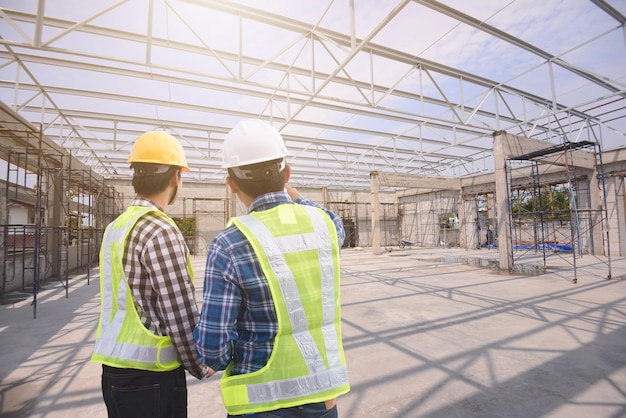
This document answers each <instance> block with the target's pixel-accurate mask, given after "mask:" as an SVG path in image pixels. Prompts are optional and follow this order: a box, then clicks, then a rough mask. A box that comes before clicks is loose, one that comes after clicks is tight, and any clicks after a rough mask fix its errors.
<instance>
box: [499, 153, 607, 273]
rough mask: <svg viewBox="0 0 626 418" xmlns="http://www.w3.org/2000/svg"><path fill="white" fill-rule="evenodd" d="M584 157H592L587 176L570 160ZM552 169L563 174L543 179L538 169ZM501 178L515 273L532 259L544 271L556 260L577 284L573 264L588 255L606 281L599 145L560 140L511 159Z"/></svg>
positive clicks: (579, 166)
mask: <svg viewBox="0 0 626 418" xmlns="http://www.w3.org/2000/svg"><path fill="white" fill-rule="evenodd" d="M580 152H585V153H586V154H580ZM588 155H591V156H592V159H593V167H592V168H591V170H590V167H585V170H584V171H586V172H582V173H580V172H579V171H581V165H578V164H577V163H576V161H575V159H576V158H577V156H584V157H585V158H586V157H587V156H588ZM547 157H556V159H554V158H552V159H551V158H547ZM546 161H549V162H546ZM551 165H559V166H563V167H564V172H562V171H560V173H559V175H557V176H555V175H554V174H553V175H550V176H548V175H546V173H547V171H548V170H544V171H543V172H542V170H541V169H542V168H543V169H545V168H546V167H550V166H551ZM577 167H578V169H577ZM553 172H554V170H553ZM519 173H524V175H522V176H520V175H519ZM589 173H591V174H589ZM514 174H516V175H514ZM506 178H507V193H508V196H507V202H508V205H509V222H508V225H509V228H510V231H509V232H510V237H511V247H512V248H513V260H512V266H514V267H513V268H514V269H516V267H515V266H516V265H520V264H522V263H523V261H524V260H525V259H527V258H528V256H529V255H531V256H532V257H534V258H536V257H540V258H541V263H542V265H543V270H544V271H546V270H547V266H548V264H547V260H548V258H549V257H553V256H554V257H559V258H560V259H563V260H566V261H567V262H568V263H569V264H570V265H571V267H572V268H573V274H574V277H573V279H572V282H573V283H578V265H577V261H579V259H580V258H582V257H583V255H591V256H595V257H596V258H597V259H598V260H600V262H601V263H602V264H604V265H605V266H606V268H607V278H608V279H611V277H612V273H611V251H610V240H609V226H608V212H607V206H606V187H605V184H604V166H603V162H602V150H601V147H600V145H599V144H597V143H596V142H592V141H580V142H569V141H565V142H564V143H563V144H562V145H556V146H552V147H549V148H545V149H541V150H538V151H534V152H530V153H527V154H523V155H518V156H515V157H510V158H509V159H507V160H506ZM594 193H596V194H598V195H599V196H597V198H598V199H597V200H598V202H599V203H598V204H594V199H595V197H596V196H594ZM597 241H601V242H597ZM601 257H603V259H601Z"/></svg>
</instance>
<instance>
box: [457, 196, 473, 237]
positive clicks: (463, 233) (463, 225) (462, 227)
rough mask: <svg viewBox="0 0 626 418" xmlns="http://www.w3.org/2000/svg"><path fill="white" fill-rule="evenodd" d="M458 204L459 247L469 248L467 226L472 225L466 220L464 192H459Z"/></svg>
mask: <svg viewBox="0 0 626 418" xmlns="http://www.w3.org/2000/svg"><path fill="white" fill-rule="evenodd" d="M456 202H457V207H458V209H457V213H458V217H459V246H460V247H461V248H467V232H468V228H467V225H470V222H467V220H466V219H465V200H463V190H459V192H458V194H457V198H456Z"/></svg>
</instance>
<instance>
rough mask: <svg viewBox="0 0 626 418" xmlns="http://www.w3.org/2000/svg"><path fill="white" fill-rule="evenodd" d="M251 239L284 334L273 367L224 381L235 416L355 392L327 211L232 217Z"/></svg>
mask: <svg viewBox="0 0 626 418" xmlns="http://www.w3.org/2000/svg"><path fill="white" fill-rule="evenodd" d="M231 223H234V224H235V225H236V226H237V227H238V228H239V229H240V230H241V232H242V233H243V234H244V235H245V236H246V238H247V239H248V240H249V242H250V244H251V245H252V248H253V249H254V252H255V254H256V255H257V257H258V260H259V262H260V264H261V267H262V269H263V273H264V275H265V277H266V278H267V281H268V284H269V288H270V291H271V294H272V299H273V301H274V306H275V309H276V316H277V319H278V333H277V334H276V338H275V340H274V348H273V350H272V353H271V355H270V358H269V360H268V362H267V364H266V365H265V366H264V367H263V368H261V369H260V370H257V371H255V372H252V373H247V374H240V375H231V370H232V368H233V364H232V363H231V364H229V366H228V367H227V368H226V370H225V372H224V374H223V376H222V379H221V388H222V398H223V400H224V405H225V406H226V410H227V411H228V413H229V414H232V415H239V414H249V413H255V412H261V411H270V410H274V409H279V408H288V407H292V406H297V405H303V404H307V403H314V402H322V401H326V400H329V399H334V398H336V397H337V396H339V395H342V394H344V393H346V392H348V391H349V390H350V385H349V383H348V371H347V367H346V359H345V356H344V351H343V345H342V340H341V315H340V310H341V307H340V301H339V244H338V240H337V231H336V229H335V226H334V224H333V223H332V221H331V219H330V218H329V217H328V215H326V213H324V212H323V211H322V210H321V209H318V208H315V207H311V206H303V205H279V206H277V207H275V208H273V209H270V210H267V211H263V212H258V213H257V212H254V213H252V214H250V215H246V216H241V217H238V218H235V219H233V220H231Z"/></svg>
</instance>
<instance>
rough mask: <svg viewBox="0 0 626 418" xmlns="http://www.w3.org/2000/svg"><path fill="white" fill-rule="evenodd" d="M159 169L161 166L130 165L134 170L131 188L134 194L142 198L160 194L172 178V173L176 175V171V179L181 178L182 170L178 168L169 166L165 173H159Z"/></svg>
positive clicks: (148, 164)
mask: <svg viewBox="0 0 626 418" xmlns="http://www.w3.org/2000/svg"><path fill="white" fill-rule="evenodd" d="M160 167H162V165H160V164H150V163H133V164H131V168H132V169H133V170H134V174H133V188H134V189H135V193H137V194H140V195H144V196H153V195H155V194H157V193H161V192H162V191H163V190H165V189H166V188H167V184H168V183H169V182H170V179H171V178H172V176H173V175H174V173H176V171H178V177H180V176H181V171H182V170H181V168H180V167H177V166H175V165H172V166H169V168H167V171H164V172H160V171H159V168H160ZM179 170H180V171H179ZM140 173H141V174H140ZM146 173H152V174H146Z"/></svg>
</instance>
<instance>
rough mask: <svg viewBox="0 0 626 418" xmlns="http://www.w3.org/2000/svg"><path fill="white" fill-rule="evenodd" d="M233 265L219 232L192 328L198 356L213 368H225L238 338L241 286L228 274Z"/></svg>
mask: <svg viewBox="0 0 626 418" xmlns="http://www.w3.org/2000/svg"><path fill="white" fill-rule="evenodd" d="M235 269H236V266H235V263H233V262H231V260H230V257H229V247H228V245H227V244H226V243H225V242H222V239H221V238H220V235H218V236H217V237H216V238H215V239H214V240H213V242H212V243H211V246H210V247H209V252H208V256H207V264H206V270H205V276H204V289H203V292H202V308H201V313H200V320H199V321H198V324H197V325H196V328H195V329H194V332H193V335H194V339H195V341H196V350H197V352H198V357H200V360H201V361H202V362H203V363H204V364H206V365H207V366H209V367H210V368H212V369H213V370H224V369H225V368H226V366H228V363H229V362H230V360H231V357H232V355H233V346H232V344H233V343H232V342H233V341H236V340H237V330H236V327H235V325H236V322H237V315H238V312H239V307H240V302H239V301H240V300H241V290H240V289H239V287H238V286H237V285H236V284H235V283H234V282H233V281H231V280H229V279H228V277H233V274H234V272H235Z"/></svg>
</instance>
